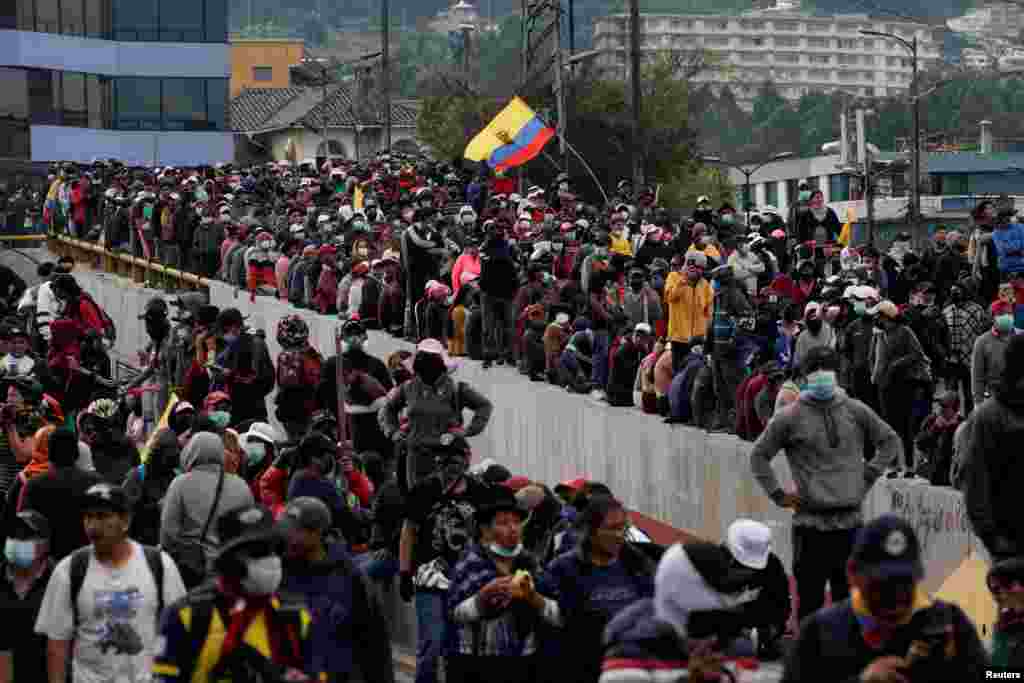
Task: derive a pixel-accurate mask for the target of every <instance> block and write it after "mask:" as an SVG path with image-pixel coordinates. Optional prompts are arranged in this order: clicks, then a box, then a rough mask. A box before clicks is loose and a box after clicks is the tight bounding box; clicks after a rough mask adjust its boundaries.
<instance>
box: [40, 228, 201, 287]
mask: <svg viewBox="0 0 1024 683" xmlns="http://www.w3.org/2000/svg"><path fill="white" fill-rule="evenodd" d="M47 239H48V247H49V250H50V251H51V252H53V253H55V254H58V255H60V256H70V257H72V258H73V259H75V262H76V263H82V264H84V265H90V264H91V265H92V266H93V267H94V268H96V269H97V270H103V271H105V272H107V273H112V274H114V275H121V276H123V277H129V278H131V279H132V280H133V281H134V282H137V283H139V284H143V283H146V282H147V281H148V282H149V283H150V284H153V285H155V286H164V287H174V288H175V289H200V288H202V289H206V288H207V287H209V286H210V281H209V280H208V279H206V278H204V277H200V276H198V275H196V274H194V273H186V272H185V271H183V270H177V269H176V268H168V267H167V266H165V265H163V264H161V263H160V262H159V261H155V260H153V259H144V258H140V257H138V256H132V255H131V254H124V253H121V252H115V251H110V250H109V249H106V248H104V247H102V246H100V245H98V244H96V243H95V242H86V241H85V240H79V239H75V238H73V237H67V236H65V235H50V236H48V238H47ZM148 276H149V277H148Z"/></svg>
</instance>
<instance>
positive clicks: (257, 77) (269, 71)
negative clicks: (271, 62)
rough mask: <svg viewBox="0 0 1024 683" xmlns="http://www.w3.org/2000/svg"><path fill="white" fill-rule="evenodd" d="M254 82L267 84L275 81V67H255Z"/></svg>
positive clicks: (253, 72)
mask: <svg viewBox="0 0 1024 683" xmlns="http://www.w3.org/2000/svg"><path fill="white" fill-rule="evenodd" d="M252 80H254V81H258V82H260V83H266V82H267V81H272V80H274V67H272V66H254V67H253V68H252Z"/></svg>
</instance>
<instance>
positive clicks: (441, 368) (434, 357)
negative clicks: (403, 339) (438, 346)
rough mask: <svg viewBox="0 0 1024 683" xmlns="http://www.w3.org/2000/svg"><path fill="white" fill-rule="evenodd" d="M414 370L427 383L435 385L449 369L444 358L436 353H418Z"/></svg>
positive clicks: (413, 365)
mask: <svg viewBox="0 0 1024 683" xmlns="http://www.w3.org/2000/svg"><path fill="white" fill-rule="evenodd" d="M412 370H413V372H415V373H416V374H417V375H419V377H420V378H421V379H422V380H423V381H424V382H426V383H427V384H430V385H434V384H436V383H437V380H439V379H441V377H442V376H444V374H445V373H446V372H447V371H448V368H447V367H445V364H444V358H442V357H441V356H440V355H438V354H436V353H422V352H420V353H417V354H416V358H415V359H414V360H413V363H412Z"/></svg>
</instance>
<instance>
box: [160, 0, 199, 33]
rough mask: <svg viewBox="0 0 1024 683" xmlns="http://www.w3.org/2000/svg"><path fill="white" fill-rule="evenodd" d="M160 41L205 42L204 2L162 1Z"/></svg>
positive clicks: (191, 0) (193, 0)
mask: <svg viewBox="0 0 1024 683" xmlns="http://www.w3.org/2000/svg"><path fill="white" fill-rule="evenodd" d="M159 18H160V40H169V41H177V42H181V43H201V42H202V41H203V0H160V14H159Z"/></svg>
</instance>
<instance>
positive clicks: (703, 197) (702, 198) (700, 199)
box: [697, 194, 711, 204]
mask: <svg viewBox="0 0 1024 683" xmlns="http://www.w3.org/2000/svg"><path fill="white" fill-rule="evenodd" d="M708 201H711V200H710V199H708V196H707V195H706V194H702V195H701V196H699V197H697V203H698V204H703V203H704V202H708Z"/></svg>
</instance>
